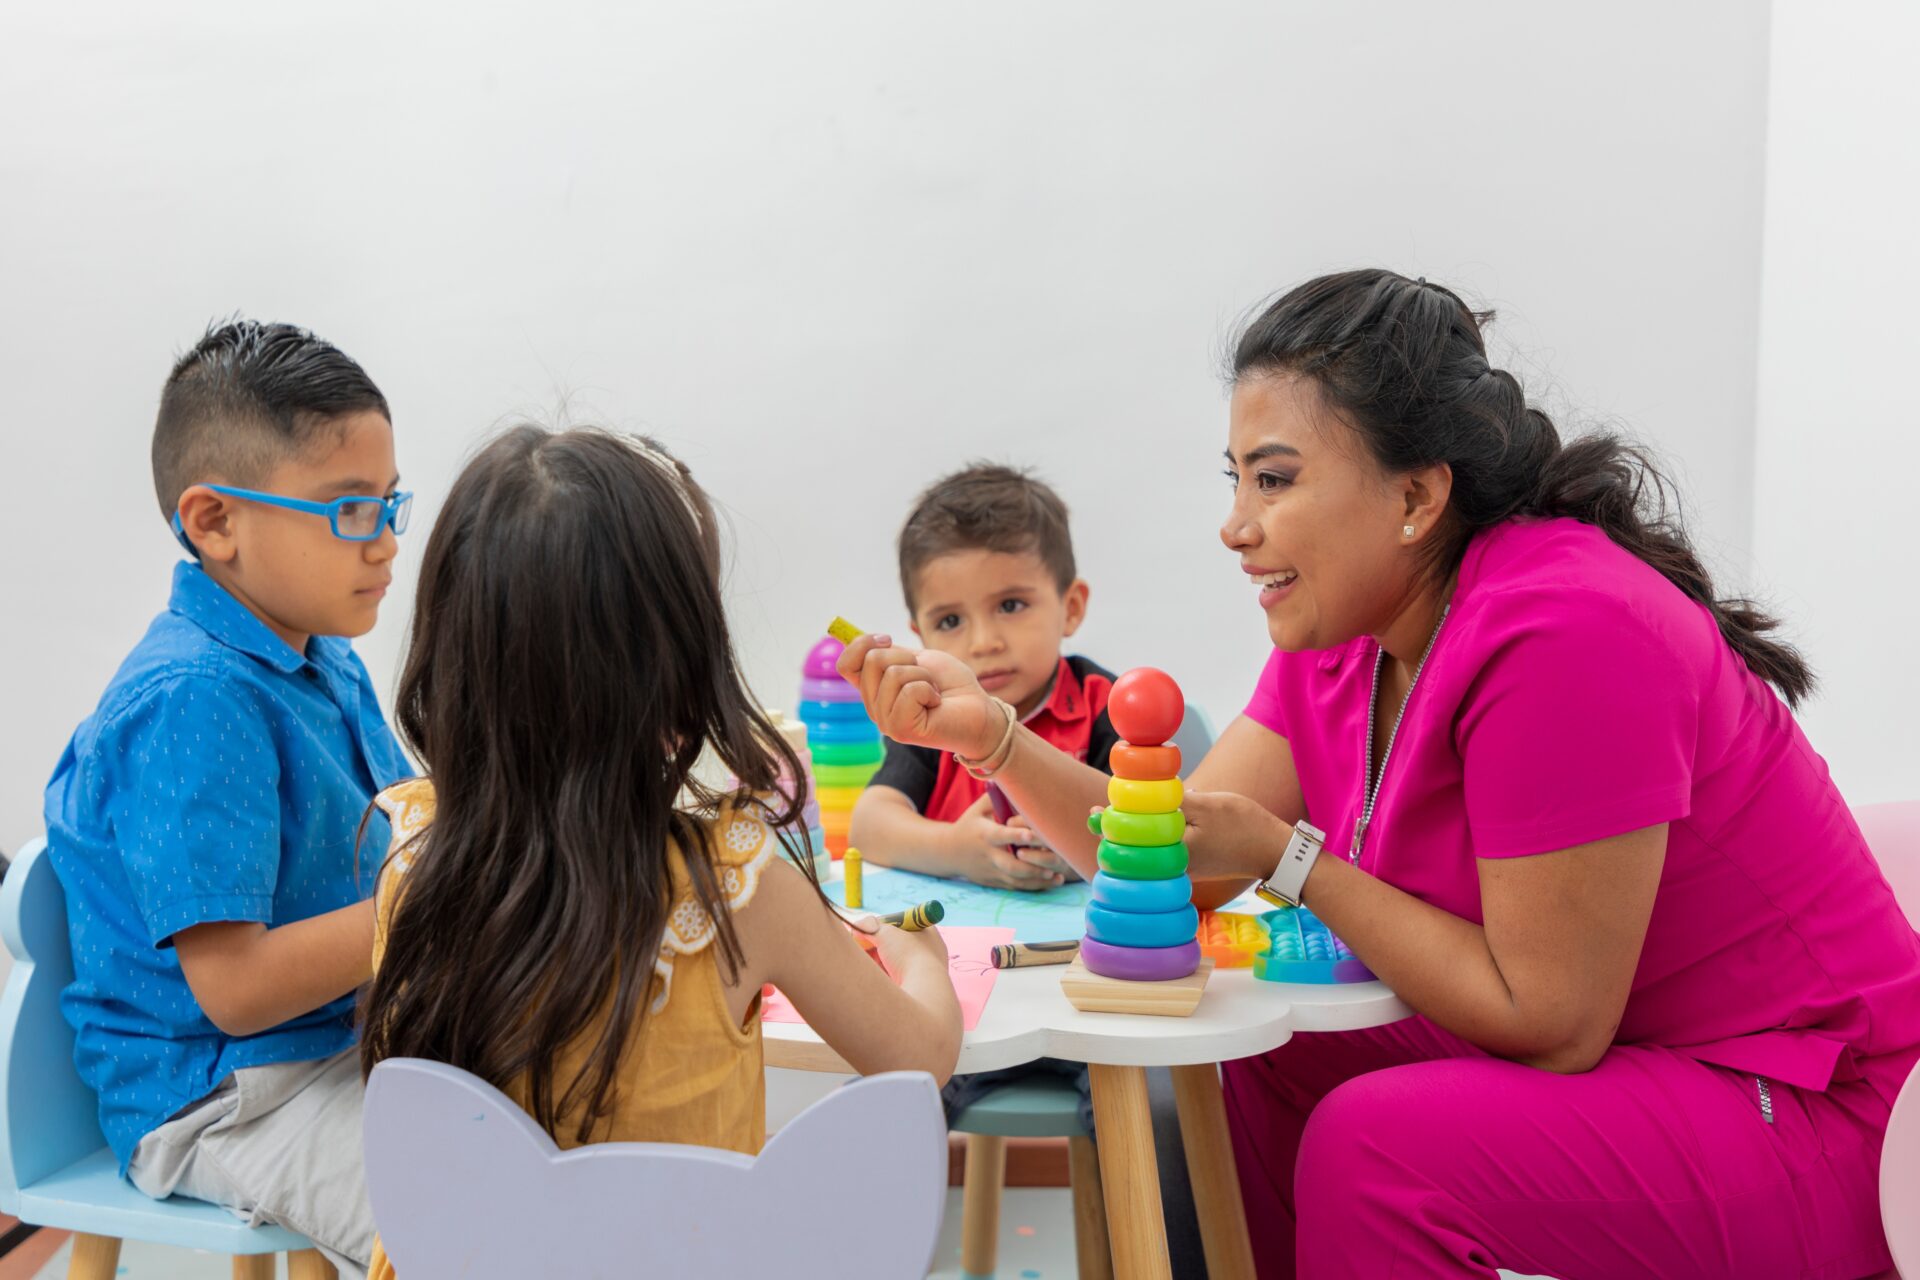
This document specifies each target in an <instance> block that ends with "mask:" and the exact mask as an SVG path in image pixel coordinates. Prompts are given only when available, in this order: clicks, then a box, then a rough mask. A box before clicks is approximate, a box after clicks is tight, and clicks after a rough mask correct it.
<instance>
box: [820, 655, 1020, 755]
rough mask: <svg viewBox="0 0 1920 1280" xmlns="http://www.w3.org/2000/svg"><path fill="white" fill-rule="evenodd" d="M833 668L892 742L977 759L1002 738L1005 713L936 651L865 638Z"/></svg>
mask: <svg viewBox="0 0 1920 1280" xmlns="http://www.w3.org/2000/svg"><path fill="white" fill-rule="evenodd" d="M838 666H839V671H840V674H841V675H842V676H844V677H846V679H848V680H850V681H851V682H853V684H855V685H856V686H858V687H859V689H860V700H861V701H862V702H863V703H865V704H866V708H867V715H868V716H869V717H871V718H872V720H873V722H874V724H876V725H878V726H879V728H880V732H882V733H884V734H886V735H887V736H888V737H889V738H892V739H893V740H894V741H895V742H898V743H902V744H905V745H907V746H915V747H932V748H934V749H935V750H936V751H957V752H959V753H960V754H961V755H963V756H966V757H967V758H969V759H979V758H980V757H982V756H984V755H986V754H987V753H988V752H990V751H992V750H993V749H994V748H995V747H997V746H999V745H1000V739H1001V738H1002V737H1003V736H1005V734H1006V731H1007V716H1006V712H1004V711H1002V710H1000V708H999V706H997V705H996V704H995V703H994V701H993V699H992V698H990V697H988V696H987V692H986V690H984V689H982V688H981V687H980V682H979V681H978V680H976V679H974V675H973V671H972V669H971V668H969V667H968V666H967V664H966V663H964V662H962V661H960V660H959V659H958V658H955V657H953V656H952V655H950V654H945V653H941V652H940V651H939V650H938V649H921V650H918V651H914V650H911V649H905V648H896V647H894V645H893V641H892V639H891V637H888V636H884V635H864V636H861V637H860V638H859V639H858V640H855V641H854V642H853V643H852V644H850V645H848V646H847V648H846V652H844V653H842V654H841V655H840V661H839V664H838Z"/></svg>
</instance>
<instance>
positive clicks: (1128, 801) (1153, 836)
mask: <svg viewBox="0 0 1920 1280" xmlns="http://www.w3.org/2000/svg"><path fill="white" fill-rule="evenodd" d="M1186 710H1187V702H1186V699H1185V698H1184V697H1183V696H1182V695H1181V693H1180V686H1179V685H1177V684H1175V683H1174V682H1173V677H1172V676H1170V675H1168V674H1167V673H1166V672H1164V671H1156V670H1154V669H1153V668H1152V667H1136V668H1135V669H1134V670H1132V671H1129V672H1127V673H1126V674H1125V675H1123V676H1121V677H1120V678H1119V679H1118V680H1116V681H1114V683H1113V690H1112V692H1111V693H1110V694H1109V695H1108V697H1107V717H1108V719H1110V720H1111V721H1112V722H1113V728H1114V731H1115V732H1116V733H1118V734H1119V735H1120V736H1121V737H1122V738H1124V739H1125V740H1126V741H1124V742H1122V743H1120V744H1119V745H1117V746H1115V747H1114V749H1113V752H1112V754H1111V757H1110V762H1111V764H1112V766H1113V779H1112V781H1111V782H1109V783H1108V785H1107V799H1108V800H1109V801H1110V802H1111V803H1110V804H1109V805H1108V806H1107V807H1106V808H1105V809H1102V810H1101V811H1100V812H1099V813H1097V814H1095V815H1094V816H1093V817H1092V818H1090V819H1089V820H1088V822H1087V825H1088V826H1089V827H1091V828H1092V829H1093V831H1094V833H1095V834H1096V835H1098V836H1100V837H1101V839H1100V852H1099V855H1098V856H1099V860H1100V873H1099V874H1098V875H1096V876H1095V877H1094V878H1093V899H1092V901H1090V902H1089V903H1088V904H1087V936H1086V938H1085V939H1084V940H1083V941H1082V942H1081V944H1080V962H1081V963H1082V964H1084V965H1085V966H1086V967H1087V969H1088V970H1089V971H1091V972H1093V973H1097V974H1099V975H1100V976H1101V977H1103V978H1118V979H1120V980H1122V981H1126V982H1168V981H1171V980H1173V979H1176V978H1184V977H1186V976H1187V975H1189V974H1191V973H1192V972H1193V971H1194V970H1195V969H1197V968H1199V967H1200V944H1199V943H1198V942H1197V941H1196V940H1195V935H1196V934H1197V933H1198V931H1199V927H1200V914H1199V912H1197V911H1195V910H1194V909H1193V905H1192V904H1193V884H1192V882H1191V881H1190V880H1188V879H1187V846H1186V845H1185V844H1184V843H1183V842H1182V840H1181V837H1182V836H1184V835H1185V834H1186V830H1187V819H1186V815H1185V814H1183V813H1181V812H1180V802H1181V799H1182V797H1183V795H1184V794H1185V793H1184V791H1183V790H1182V787H1181V783H1180V748H1178V747H1175V746H1170V745H1168V741H1167V740H1168V739H1170V738H1172V737H1173V735H1174V734H1175V733H1177V732H1179V729H1180V721H1181V720H1182V718H1184V717H1185V715H1186Z"/></svg>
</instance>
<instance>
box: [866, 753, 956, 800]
mask: <svg viewBox="0 0 1920 1280" xmlns="http://www.w3.org/2000/svg"><path fill="white" fill-rule="evenodd" d="M886 743H887V755H886V759H884V760H882V761H881V762H880V768H879V769H878V770H877V771H876V772H875V773H874V775H873V777H871V778H869V779H868V780H867V785H868V786H870V787H892V788H893V789H894V790H895V791H898V792H899V793H900V794H901V795H903V796H905V797H906V798H907V799H908V800H910V801H912V802H913V807H914V808H915V809H917V810H919V811H920V812H921V813H925V812H926V811H927V804H928V802H929V801H931V800H932V799H933V784H934V783H936V782H938V781H939V780H940V753H939V752H938V751H935V750H934V749H933V748H932V747H907V746H902V745H901V744H900V743H898V742H895V741H894V740H893V739H892V738H888V739H887V740H886Z"/></svg>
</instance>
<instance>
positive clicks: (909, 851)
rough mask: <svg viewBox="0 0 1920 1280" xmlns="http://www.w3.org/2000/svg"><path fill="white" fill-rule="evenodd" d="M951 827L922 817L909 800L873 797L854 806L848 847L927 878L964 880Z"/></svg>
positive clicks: (883, 796) (864, 796) (962, 868)
mask: <svg viewBox="0 0 1920 1280" xmlns="http://www.w3.org/2000/svg"><path fill="white" fill-rule="evenodd" d="M952 833H953V827H952V825H951V824H950V823H945V822H935V821H933V820H932V819H930V818H924V817H922V816H920V814H919V813H918V812H916V811H915V810H914V808H913V805H912V804H911V802H909V801H908V800H907V798H906V797H905V796H898V797H897V798H896V797H895V796H889V795H879V794H874V793H869V794H867V795H863V796H861V797H860V802H859V803H858V804H857V805H855V806H854V810H853V822H852V825H851V826H850V827H849V830H848V836H847V843H849V844H851V845H852V846H853V847H854V848H856V849H858V850H860V856H861V857H863V858H865V859H867V860H868V861H869V862H876V863H880V864H882V865H884V866H889V867H898V868H900V869H901V870H902V871H917V872H919V873H920V874H921V875H927V876H963V875H965V874H966V872H967V869H966V868H965V867H963V866H962V865H961V859H959V858H958V857H956V856H955V853H954V850H953V848H952V843H951V841H950V839H949V837H950V836H951V835H952Z"/></svg>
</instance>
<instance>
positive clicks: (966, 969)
mask: <svg viewBox="0 0 1920 1280" xmlns="http://www.w3.org/2000/svg"><path fill="white" fill-rule="evenodd" d="M934 927H935V928H937V929H939V930H940V937H941V939H942V940H943V941H945V942H946V944H947V972H948V973H949V974H950V975H951V976H952V978H953V990H954V994H956V995H958V996H959V997H960V1020H961V1025H963V1026H964V1027H965V1028H966V1029H967V1030H968V1031H971V1030H973V1029H974V1028H975V1027H977V1026H979V1025H980V1014H981V1013H982V1012H983V1011H984V1010H985V1009H986V1007H987V997H988V996H990V995H992V994H993V980H994V978H995V976H996V975H998V974H999V972H1000V971H999V970H998V969H996V968H994V967H993V949H994V948H995V947H996V946H1000V945H1002V944H1004V943H1008V942H1012V941H1013V930H1012V929H1010V928H1007V927H1005V926H990V925H944V924H943V925H936V926H934ZM760 1020H761V1021H762V1022H805V1021H806V1019H805V1018H803V1017H801V1016H800V1012H799V1010H797V1009H795V1008H794V1007H793V1005H792V1004H791V1003H790V1002H789V1001H788V1000H787V997H786V996H785V995H784V994H782V993H781V992H780V991H778V990H777V989H773V988H769V989H768V990H767V992H766V994H765V995H764V996H763V997H762V998H761V1001H760Z"/></svg>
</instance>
